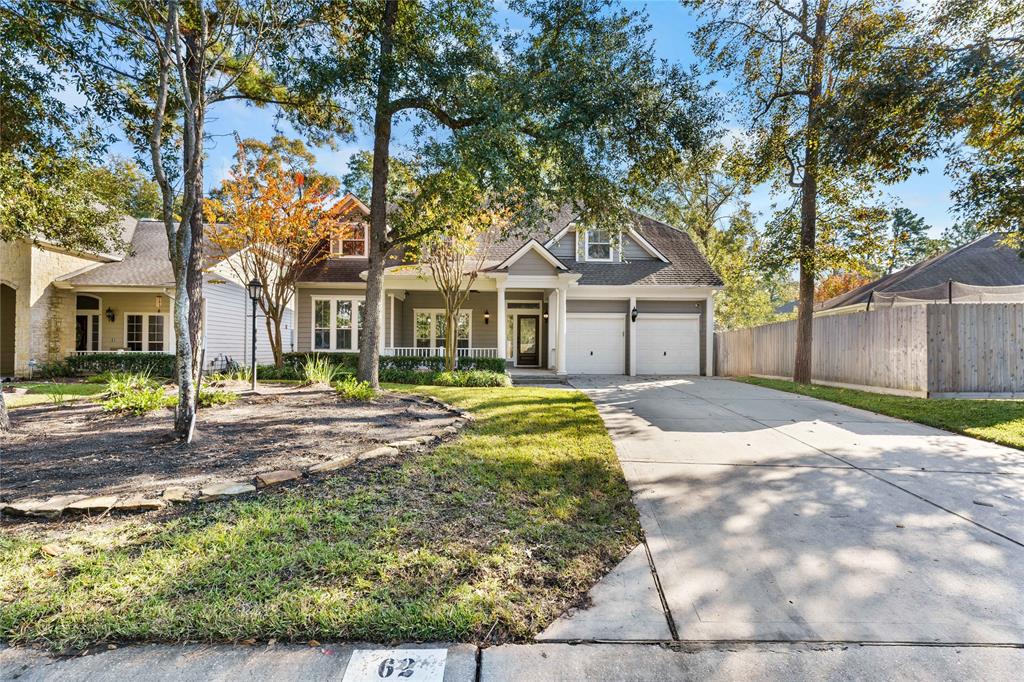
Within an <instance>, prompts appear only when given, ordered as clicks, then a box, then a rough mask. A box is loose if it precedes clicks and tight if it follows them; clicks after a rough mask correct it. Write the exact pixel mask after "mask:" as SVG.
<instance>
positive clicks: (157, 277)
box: [58, 220, 174, 287]
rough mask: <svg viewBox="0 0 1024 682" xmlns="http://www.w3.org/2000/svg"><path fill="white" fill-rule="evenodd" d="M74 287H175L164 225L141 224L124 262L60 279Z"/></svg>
mask: <svg viewBox="0 0 1024 682" xmlns="http://www.w3.org/2000/svg"><path fill="white" fill-rule="evenodd" d="M58 280H63V281H65V282H67V283H69V284H71V285H73V286H76V287H77V286H143V287H165V286H174V272H173V270H172V269H171V261H170V258H169V257H168V255H167V231H166V230H165V229H164V224H163V221H159V220H139V221H136V224H135V230H134V231H133V232H132V236H131V249H130V251H129V253H128V254H127V255H126V256H125V257H124V258H123V259H121V260H119V261H115V262H113V263H104V264H103V265H99V266H97V267H94V268H91V269H89V270H86V271H85V272H81V273H78V274H71V275H68V276H66V277H62V278H58Z"/></svg>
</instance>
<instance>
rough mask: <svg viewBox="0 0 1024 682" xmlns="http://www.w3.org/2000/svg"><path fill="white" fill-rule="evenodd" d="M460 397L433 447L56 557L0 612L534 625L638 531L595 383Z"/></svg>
mask: <svg viewBox="0 0 1024 682" xmlns="http://www.w3.org/2000/svg"><path fill="white" fill-rule="evenodd" d="M437 395H438V396H439V397H441V398H442V399H447V397H446V395H445V394H443V393H442V392H440V391H438V392H437ZM447 395H448V396H450V395H452V394H447ZM463 406H466V407H470V408H472V409H473V411H474V412H475V414H476V415H477V420H476V421H475V422H474V423H473V424H472V425H471V426H470V427H469V428H468V429H467V431H466V432H464V434H463V435H462V437H460V439H458V440H457V441H455V442H453V443H450V444H446V445H444V446H442V447H439V448H438V449H436V450H434V451H433V452H429V453H424V454H420V455H415V456H413V457H411V458H408V459H405V460H399V461H396V462H392V463H387V462H379V463H376V464H373V465H371V466H360V467H358V468H356V469H355V470H353V471H352V472H351V473H350V474H347V475H343V476H336V477H333V478H331V479H328V480H327V481H326V482H323V483H321V484H319V485H316V486H313V485H303V486H300V487H297V488H294V489H291V490H288V491H283V492H281V493H278V494H272V495H267V496H263V497H261V498H257V499H253V500H250V501H246V502H239V503H233V504H228V505H221V506H219V507H217V508H213V509H211V510H210V511H204V512H200V513H197V514H194V515H191V516H188V517H183V518H180V519H176V520H174V521H171V522H169V523H168V524H167V525H166V526H164V527H159V528H149V529H147V530H148V532H147V534H146V536H145V537H144V539H142V540H140V541H138V542H134V543H130V544H128V545H126V546H124V547H122V548H119V549H115V550H106V551H100V550H93V551H91V552H89V553H88V554H85V555H77V556H76V555H66V556H65V557H62V558H59V559H53V560H45V561H44V562H42V563H43V564H44V565H38V564H37V565H36V567H35V569H36V570H39V571H42V572H44V573H45V574H46V575H47V577H45V578H42V577H41V576H37V578H41V580H40V582H37V583H34V584H33V586H32V588H31V589H32V593H31V594H29V595H26V594H24V593H23V592H21V591H20V589H16V590H12V594H14V595H15V600H14V601H13V602H12V603H10V604H9V605H8V606H9V608H8V609H7V613H8V614H9V615H8V616H5V617H0V625H2V629H3V631H4V633H5V634H7V635H8V636H10V637H12V638H14V639H18V640H34V639H40V638H44V637H45V638H49V639H58V640H61V642H62V643H65V642H68V641H71V642H75V643H79V644H80V643H84V642H87V641H90V640H93V639H97V638H100V637H102V638H106V639H114V640H134V639H159V640H180V639H194V640H201V641H202V640H232V639H242V638H250V637H252V638H257V639H266V638H272V637H273V638H278V639H282V640H298V641H305V640H307V639H310V638H316V639H320V640H324V639H328V640H338V639H349V640H372V641H393V640H410V639H419V640H473V641H480V640H483V639H484V638H485V637H487V636H488V634H489V635H490V641H502V640H506V639H510V638H511V639H524V638H526V637H529V636H530V635H532V634H534V633H536V632H538V631H539V630H541V629H542V628H543V627H544V626H545V625H546V624H547V623H548V622H550V621H551V620H553V619H554V618H556V617H557V616H558V615H559V614H560V613H561V611H562V610H563V609H564V607H565V606H566V605H567V604H568V603H570V602H572V601H575V600H576V599H578V598H579V597H580V596H581V595H582V594H583V593H584V592H585V591H586V590H587V589H588V588H589V587H590V585H591V584H592V583H593V582H594V580H596V579H597V578H598V577H600V575H602V574H603V573H604V571H605V570H607V568H610V567H611V566H612V565H614V564H615V563H617V562H618V560H620V559H621V558H622V557H623V556H624V555H625V554H626V553H627V551H628V550H629V549H631V548H632V547H633V546H635V544H636V542H637V540H638V535H637V533H638V525H637V519H636V512H635V510H634V508H633V506H632V503H631V500H630V494H629V491H628V488H627V487H626V485H625V482H624V481H623V479H622V476H621V471H620V470H619V467H618V464H617V462H616V460H615V457H614V453H613V450H612V447H611V443H610V442H609V441H608V439H607V436H606V434H605V432H604V429H603V427H602V426H601V422H600V418H599V417H598V416H597V414H596V412H595V411H594V408H593V406H592V405H591V403H590V402H589V401H588V400H587V399H586V398H584V397H582V396H578V395H577V396H575V397H574V398H573V397H561V396H559V397H554V396H552V397H551V398H550V399H549V398H546V397H537V396H532V397H531V396H515V397H513V398H510V399H509V400H502V399H500V398H498V397H484V396H483V395H480V396H479V398H476V397H474V398H473V399H468V400H466V401H464V402H463ZM534 408H536V409H534ZM527 409H528V413H527V414H526V415H523V410H527ZM531 415H532V416H531ZM539 436H541V437H539ZM555 444H557V445H555ZM563 446H564V447H563ZM54 563H56V564H59V566H60V568H59V569H58V570H56V571H52V568H53V564H54ZM23 587H24V586H21V589H23ZM58 595H59V596H58ZM40 600H46V601H47V602H48V603H47V605H46V607H45V608H42V609H41V608H39V606H40V605H39V601H40Z"/></svg>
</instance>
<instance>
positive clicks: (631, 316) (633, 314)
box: [629, 306, 640, 322]
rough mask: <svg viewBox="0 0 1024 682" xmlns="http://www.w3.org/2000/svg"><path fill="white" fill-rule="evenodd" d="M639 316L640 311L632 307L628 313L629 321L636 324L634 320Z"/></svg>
mask: <svg viewBox="0 0 1024 682" xmlns="http://www.w3.org/2000/svg"><path fill="white" fill-rule="evenodd" d="M639 315H640V311H639V310H637V309H636V306H633V310H632V311H631V312H630V313H629V319H631V320H633V321H634V322H636V318H637V316H639Z"/></svg>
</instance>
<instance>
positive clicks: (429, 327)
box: [380, 287, 565, 374]
mask: <svg viewBox="0 0 1024 682" xmlns="http://www.w3.org/2000/svg"><path fill="white" fill-rule="evenodd" d="M557 298H558V296H557V290H551V289H548V290H544V289H506V288H504V287H502V288H498V289H497V290H492V291H476V290H474V291H472V292H470V294H469V296H468V297H467V299H466V302H465V304H464V305H463V307H462V309H461V312H460V315H459V318H458V320H457V324H458V330H457V344H458V346H457V348H456V353H457V355H458V357H460V358H461V357H466V358H502V359H504V360H505V361H506V363H507V365H508V366H509V367H511V368H519V369H537V370H552V371H555V372H558V373H560V374H564V373H565V372H564V370H560V367H564V361H563V362H562V363H561V365H559V362H558V359H559V352H558V348H559V346H560V345H563V344H559V342H558V339H559V338H562V339H564V338H565V337H564V334H565V327H564V325H561V326H559V325H558V303H557ZM563 300H564V297H563ZM384 301H385V303H384V305H385V311H384V320H385V325H384V330H383V334H382V335H381V336H382V344H381V348H380V352H381V354H382V355H391V356H395V355H402V356H419V357H444V355H445V354H446V349H445V347H444V345H445V328H444V325H445V321H444V317H445V316H444V304H443V301H442V298H441V295H440V294H439V293H438V292H436V291H429V290H397V291H396V290H394V289H386V290H385V296H384ZM559 332H561V336H559ZM563 357H564V354H563Z"/></svg>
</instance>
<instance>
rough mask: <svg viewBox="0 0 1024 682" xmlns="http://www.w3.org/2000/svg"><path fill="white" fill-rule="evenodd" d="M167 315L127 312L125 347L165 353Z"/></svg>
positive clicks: (125, 319)
mask: <svg viewBox="0 0 1024 682" xmlns="http://www.w3.org/2000/svg"><path fill="white" fill-rule="evenodd" d="M166 317H167V316H166V315H164V314H162V313H150V314H146V313H127V314H126V315H125V316H124V347H125V348H127V349H128V350H130V351H143V352H148V353H163V352H164V347H165V335H166V332H167V320H166Z"/></svg>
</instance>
